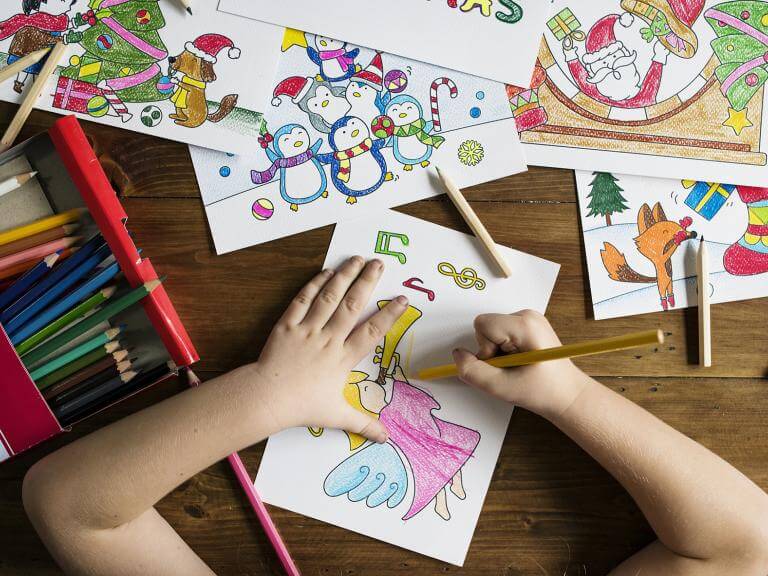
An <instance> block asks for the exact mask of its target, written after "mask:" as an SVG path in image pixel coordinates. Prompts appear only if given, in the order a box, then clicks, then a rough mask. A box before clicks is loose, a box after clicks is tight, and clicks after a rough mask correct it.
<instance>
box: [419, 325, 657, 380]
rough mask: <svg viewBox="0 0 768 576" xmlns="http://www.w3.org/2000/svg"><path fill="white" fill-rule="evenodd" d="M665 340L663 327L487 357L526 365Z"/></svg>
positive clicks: (452, 367)
mask: <svg viewBox="0 0 768 576" xmlns="http://www.w3.org/2000/svg"><path fill="white" fill-rule="evenodd" d="M663 342H664V333H663V332H662V331H661V330H647V331H645V332H635V333H633V334H626V335H624V336H614V337H612V338H603V339H602V340H592V341H589V342H579V343H577V344H566V345H565V346H557V347H555V348H545V349H543V350H532V351H530V352H519V353H517V354H509V355H507V356H498V357H496V358H490V359H488V360H485V362H486V363H488V364H490V365H491V366H496V367H497V368H512V367H515V366H527V365H529V364H537V363H539V362H548V361H550V360H562V359H564V358H577V357H579V356H591V355H593V354H605V353H607V352H617V351H619V350H628V349H630V348H639V347H641V346H653V345H656V344H662V343H663ZM458 374H459V371H458V368H457V366H456V364H446V365H444V366H435V367H434V368H426V369H425V370H421V371H420V372H419V373H418V374H417V376H416V378H417V379H419V380H435V379H437V378H451V377H454V376H458Z"/></svg>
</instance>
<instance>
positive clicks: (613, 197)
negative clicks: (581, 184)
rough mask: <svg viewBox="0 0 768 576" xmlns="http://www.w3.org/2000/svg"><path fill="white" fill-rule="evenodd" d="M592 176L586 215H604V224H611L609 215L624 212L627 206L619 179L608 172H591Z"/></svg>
mask: <svg viewBox="0 0 768 576" xmlns="http://www.w3.org/2000/svg"><path fill="white" fill-rule="evenodd" d="M592 174H593V175H594V178H593V179H592V182H590V184H589V185H590V187H591V191H590V193H589V194H588V195H587V198H591V200H590V202H589V205H588V206H587V208H589V214H587V216H603V217H605V224H606V226H611V224H612V222H611V216H612V215H613V214H620V213H622V212H624V211H625V210H626V209H627V208H629V206H627V205H626V201H627V200H626V198H624V196H622V195H621V193H622V192H624V189H623V188H622V187H621V186H619V185H618V181H619V179H618V178H616V176H614V175H613V174H611V173H609V172H593V173H592Z"/></svg>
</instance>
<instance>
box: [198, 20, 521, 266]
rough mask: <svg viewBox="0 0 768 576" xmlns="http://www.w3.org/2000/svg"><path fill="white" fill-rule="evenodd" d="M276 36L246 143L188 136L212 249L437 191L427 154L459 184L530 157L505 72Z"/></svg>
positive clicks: (514, 168) (516, 168)
mask: <svg viewBox="0 0 768 576" xmlns="http://www.w3.org/2000/svg"><path fill="white" fill-rule="evenodd" d="M255 24H260V23H258V22H255ZM324 42H325V43H327V42H333V43H334V44H333V45H334V46H338V47H339V48H338V49H339V50H340V51H341V53H343V54H341V55H340V56H339V58H338V60H333V61H329V60H327V59H326V60H324V59H322V58H319V57H318V56H317V54H318V50H319V48H320V47H321V46H322V44H323V43H324ZM271 48H272V50H273V51H274V52H275V59H279V60H280V63H279V65H278V71H277V76H276V78H275V79H274V81H273V82H272V84H271V90H272V100H271V104H268V105H267V106H266V109H265V110H264V120H265V122H264V125H263V126H262V135H261V137H260V138H259V142H258V143H254V144H255V145H254V146H253V148H252V152H251V153H250V154H247V155H241V156H234V155H231V154H229V155H228V154H223V153H218V152H213V151H211V150H205V149H200V148H191V154H192V161H193V163H194V166H195V172H196V173H197V180H198V183H199V185H200V190H201V193H202V197H203V202H204V204H205V209H206V214H207V216H208V222H209V224H210V227H211V233H212V236H213V239H214V243H215V245H216V251H217V252H218V253H219V254H223V253H226V252H231V251H233V250H238V249H240V248H245V247H247V246H252V245H254V244H259V243H262V242H267V241H269V240H274V239H275V238H281V237H283V236H289V235H291V234H296V233H297V232H302V231H304V230H309V229H312V228H318V227H320V226H325V225H327V224H332V223H334V222H338V221H340V220H344V219H349V218H360V217H362V216H365V215H366V214H371V213H374V212H380V211H381V210H382V209H385V208H390V207H392V206H398V205H401V204H406V203H408V202H413V201H415V200H420V199H422V198H425V197H429V196H434V195H436V194H441V193H443V192H444V189H443V187H442V185H441V184H440V182H439V180H438V179H437V177H436V174H435V173H434V171H433V169H432V166H433V165H438V166H440V167H441V168H442V169H444V170H445V171H447V172H448V173H449V174H451V175H452V177H453V179H454V180H455V181H456V183H457V185H459V186H461V187H466V186H471V185H474V184H480V183H482V182H486V181H489V180H495V179H497V178H501V177H503V176H507V175H510V174H515V173H518V172H523V171H525V170H526V169H527V167H526V165H525V159H524V156H523V153H522V147H521V145H520V141H519V139H518V136H517V130H516V129H515V121H514V119H513V118H512V112H511V111H510V109H509V101H508V98H507V95H506V92H505V86H504V84H501V83H499V82H492V81H490V80H484V79H481V78H478V77H476V76H468V75H466V74H462V73H460V72H450V71H448V70H445V69H442V68H437V67H435V66H432V65H427V64H421V63H418V62H414V61H412V60H407V59H404V58H401V57H399V56H393V55H391V54H384V53H381V52H374V51H373V50H368V49H366V48H358V47H356V46H353V45H351V44H347V43H346V42H337V41H335V40H333V41H331V40H328V39H327V38H323V37H319V36H318V37H315V36H312V35H311V34H306V35H305V34H303V33H297V32H295V31H286V34H285V37H284V42H283V45H282V47H281V46H280V44H279V43H276V44H274V45H273V46H272V47H271ZM266 50H267V49H266V48H265V51H266Z"/></svg>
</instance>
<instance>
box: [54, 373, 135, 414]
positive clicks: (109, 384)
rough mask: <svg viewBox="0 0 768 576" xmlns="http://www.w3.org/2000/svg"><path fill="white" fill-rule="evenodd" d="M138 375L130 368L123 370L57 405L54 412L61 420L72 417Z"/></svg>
mask: <svg viewBox="0 0 768 576" xmlns="http://www.w3.org/2000/svg"><path fill="white" fill-rule="evenodd" d="M136 376H138V373H137V372H134V371H133V370H130V371H128V372H123V373H122V374H120V375H119V376H115V377H114V378H112V379H111V380H107V381H106V382H102V383H101V384H99V385H98V386H94V387H93V388H91V389H90V390H86V391H85V392H83V393H82V394H81V395H79V396H77V397H75V398H73V399H72V400H70V401H68V402H65V403H63V404H61V405H59V406H56V407H55V408H54V409H53V414H54V416H56V418H57V419H58V420H59V421H61V420H64V419H66V418H67V417H71V416H72V415H73V414H74V413H76V412H77V411H79V410H82V409H83V408H86V407H88V406H91V405H93V404H95V403H97V402H98V401H99V400H101V399H102V398H104V397H105V396H108V395H109V394H111V393H113V392H116V391H117V390H119V389H120V388H122V387H123V386H125V385H126V384H128V383H129V382H130V381H131V380H133V379H134V378H136Z"/></svg>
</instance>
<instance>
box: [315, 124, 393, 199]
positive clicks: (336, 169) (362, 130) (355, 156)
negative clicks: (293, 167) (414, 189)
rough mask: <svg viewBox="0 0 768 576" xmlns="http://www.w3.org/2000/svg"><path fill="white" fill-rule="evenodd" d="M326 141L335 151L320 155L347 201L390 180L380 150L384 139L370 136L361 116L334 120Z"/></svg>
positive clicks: (376, 188) (335, 184) (364, 194)
mask: <svg viewBox="0 0 768 576" xmlns="http://www.w3.org/2000/svg"><path fill="white" fill-rule="evenodd" d="M328 141H329V143H330V145H331V147H332V148H333V150H334V151H333V152H331V153H328V154H321V155H320V157H319V158H320V161H321V162H323V163H330V165H331V181H332V182H333V185H334V186H335V187H336V189H337V190H338V191H339V192H341V193H342V194H344V195H345V196H346V197H347V204H355V203H356V202H357V199H358V198H359V197H361V196H367V195H368V194H372V193H373V192H375V191H376V190H378V189H379V188H380V187H381V185H382V184H383V183H384V182H388V181H390V180H392V178H393V176H392V173H391V172H388V171H387V161H386V160H385V159H384V156H383V155H382V153H381V149H382V148H383V147H384V143H385V141H384V140H382V139H378V140H371V133H370V131H369V130H368V126H366V124H365V122H363V121H362V120H361V119H360V118H356V117H354V116H344V118H340V119H339V120H337V121H336V123H335V124H334V125H333V128H332V129H331V133H330V136H329V138H328Z"/></svg>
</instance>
